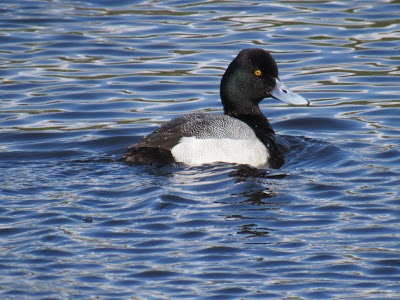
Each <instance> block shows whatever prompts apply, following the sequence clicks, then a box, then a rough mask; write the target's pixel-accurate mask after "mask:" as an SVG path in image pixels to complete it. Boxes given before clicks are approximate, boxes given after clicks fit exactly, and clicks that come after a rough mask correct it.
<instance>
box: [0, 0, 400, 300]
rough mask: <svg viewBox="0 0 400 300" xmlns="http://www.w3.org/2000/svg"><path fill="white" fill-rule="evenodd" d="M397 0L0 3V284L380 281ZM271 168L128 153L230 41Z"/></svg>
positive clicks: (332, 289) (396, 170)
mask: <svg viewBox="0 0 400 300" xmlns="http://www.w3.org/2000/svg"><path fill="white" fill-rule="evenodd" d="M399 10H400V4H399V1H379V0H369V1H366V0H362V1H361V0H360V1H356V0H354V1H353V0H350V1H347V0H346V1H344V0H342V1H340V0H338V1H284V0H282V1H196V0H194V1H179V0H178V1H107V0H104V1H100V0H99V1H85V0H82V1H72V0H70V1H68V0H66V1H52V0H49V1H44V0H43V1H23V0H15V1H5V3H2V5H1V8H0V28H1V29H0V45H1V48H0V64H1V69H0V77H1V80H2V83H1V90H0V132H1V134H0V182H1V189H0V204H1V205H0V249H1V251H0V272H1V276H0V298H1V299H47V298H48V299H50V298H51V299H61V298H63V299H95V298H96V299H120V298H125V299H128V298H131V299H132V298H135V297H136V298H135V299H193V298H195V299H257V298H259V299H399V298H400V284H399V282H400V234H399V225H400V194H399V190H400V188H399V186H400V177H399V175H400V158H399V154H400V151H399V141H400V130H399V127H400V126H399V124H400V118H399V115H400V108H399V107H400V85H399V82H400V80H399V78H400V77H399V58H400V56H399V53H400V52H399V51H400V42H399V37H400V33H399V32H400V25H399V23H400V21H399V20H400V19H399V13H398V12H399ZM248 47H261V48H263V49H266V50H269V51H271V53H272V54H273V55H274V57H275V59H276V60H277V62H278V65H279V67H280V77H281V78H282V79H283V80H284V81H285V83H286V84H287V85H288V86H290V87H291V88H292V89H293V90H295V91H296V92H299V93H301V94H302V95H303V96H305V97H307V98H309V99H310V100H311V102H312V105H311V106H310V107H291V106H286V105H285V104H283V103H279V102H277V101H275V100H271V99H266V100H264V101H263V102H262V105H261V108H262V110H263V112H264V113H265V114H266V115H267V116H268V117H269V119H270V122H271V124H272V126H273V127H274V129H275V130H276V132H277V134H278V135H279V138H280V140H281V142H282V143H284V144H285V145H287V147H288V151H287V153H286V163H285V164H284V165H283V166H282V168H281V169H278V170H276V169H254V168H250V167H247V166H239V165H232V164H223V163H218V164H212V165H205V166H198V167H187V166H183V165H179V164H176V165H167V166H139V167H132V166H128V165H125V164H123V163H119V162H117V159H118V157H119V156H120V155H121V154H122V153H123V152H124V150H125V147H126V146H128V145H129V144H132V143H134V142H136V141H138V140H139V139H140V138H141V137H142V136H143V135H145V134H147V133H149V132H151V131H152V130H153V129H154V128H156V127H157V126H158V125H159V124H162V123H164V122H165V121H167V120H170V119H171V118H173V117H175V116H178V115H181V114H184V113H188V112H215V113H221V111H222V109H221V104H220V102H219V81H220V78H221V76H222V74H223V72H224V70H225V68H226V67H227V65H228V64H229V62H230V61H231V60H232V59H233V57H234V56H236V54H237V53H238V51H240V50H241V49H243V48H248Z"/></svg>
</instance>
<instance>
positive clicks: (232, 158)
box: [171, 137, 269, 167]
mask: <svg viewBox="0 0 400 300" xmlns="http://www.w3.org/2000/svg"><path fill="white" fill-rule="evenodd" d="M171 153H172V155H173V156H174V159H175V160H176V161H177V162H182V163H185V164H188V165H201V164H206V163H213V162H227V163H237V164H247V165H251V166H255V167H257V166H260V165H264V164H266V163H267V162H268V158H269V153H268V150H267V148H266V147H265V146H264V144H263V143H261V141H260V140H258V139H248V140H234V139H197V138H195V137H183V138H181V140H180V141H179V143H178V144H177V145H176V146H175V147H173V148H172V150H171Z"/></svg>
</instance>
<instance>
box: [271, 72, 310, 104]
mask: <svg viewBox="0 0 400 300" xmlns="http://www.w3.org/2000/svg"><path fill="white" fill-rule="evenodd" d="M275 81H276V84H275V87H274V88H273V89H272V90H271V91H270V92H269V93H270V95H271V96H272V97H274V98H275V99H278V100H281V101H283V102H285V103H288V104H293V105H310V101H308V100H307V99H306V98H304V97H302V96H300V95H299V94H296V93H294V92H292V91H291V90H290V89H289V88H287V87H286V85H285V84H284V83H283V82H282V81H280V80H279V79H278V78H275Z"/></svg>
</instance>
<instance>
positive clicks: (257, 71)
mask: <svg viewBox="0 0 400 300" xmlns="http://www.w3.org/2000/svg"><path fill="white" fill-rule="evenodd" d="M261 74H262V72H261V71H260V70H255V71H254V75H256V76H261Z"/></svg>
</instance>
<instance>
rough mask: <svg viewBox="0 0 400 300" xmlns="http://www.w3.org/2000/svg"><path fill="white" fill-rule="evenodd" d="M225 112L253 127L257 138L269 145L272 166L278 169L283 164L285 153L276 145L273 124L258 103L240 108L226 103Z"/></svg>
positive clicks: (266, 145)
mask: <svg viewBox="0 0 400 300" xmlns="http://www.w3.org/2000/svg"><path fill="white" fill-rule="evenodd" d="M224 103H226V102H224ZM228 103H229V102H228ZM238 103H246V102H238ZM247 103H248V102H247ZM224 112H225V114H226V115H229V116H231V117H234V118H236V119H239V120H240V121H242V122H244V123H246V124H247V125H249V126H250V128H251V129H253V131H254V133H255V134H256V136H257V138H258V139H259V140H260V141H261V142H262V143H263V144H264V145H265V147H267V149H268V151H269V154H270V157H271V159H270V162H269V164H270V167H272V168H276V169H278V168H280V167H281V166H282V165H283V163H284V161H283V155H282V153H281V152H280V151H279V149H278V147H277V145H276V137H275V132H274V130H273V129H272V127H271V124H269V122H268V119H267V117H266V116H264V115H263V113H262V112H261V110H260V108H259V107H258V105H252V106H251V107H241V108H240V109H234V108H232V107H231V106H229V105H224Z"/></svg>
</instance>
